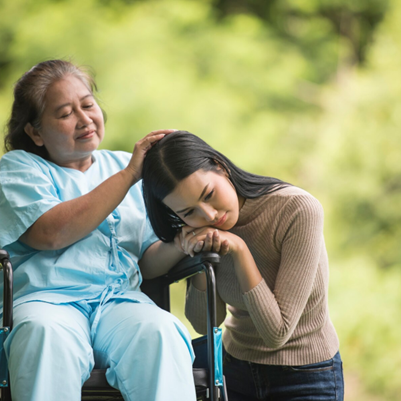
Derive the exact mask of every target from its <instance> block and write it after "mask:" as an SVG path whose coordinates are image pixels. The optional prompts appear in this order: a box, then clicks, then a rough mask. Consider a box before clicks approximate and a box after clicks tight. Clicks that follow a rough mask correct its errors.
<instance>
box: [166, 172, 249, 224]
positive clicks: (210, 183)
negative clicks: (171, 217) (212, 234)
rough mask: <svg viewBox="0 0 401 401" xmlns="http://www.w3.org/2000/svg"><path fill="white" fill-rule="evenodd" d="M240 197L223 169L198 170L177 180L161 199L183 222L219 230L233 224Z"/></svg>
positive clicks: (241, 201) (236, 217) (240, 202)
mask: <svg viewBox="0 0 401 401" xmlns="http://www.w3.org/2000/svg"><path fill="white" fill-rule="evenodd" d="M243 201H244V200H243V199H242V198H239V197H238V195H237V192H236V191H235V188H234V186H233V184H232V183H231V181H230V180H229V179H228V178H227V176H226V175H225V174H224V173H223V170H220V171H219V172H216V171H204V170H198V171H196V172H195V173H193V174H191V175H190V176H188V177H187V178H185V179H183V180H182V181H180V182H179V183H178V185H177V186H176V187H175V189H174V191H173V192H171V193H170V194H169V195H167V196H166V197H165V198H164V199H163V203H164V204H165V205H167V206H168V207H169V208H170V209H171V210H172V211H173V212H174V213H175V214H176V215H177V216H179V217H180V218H181V219H182V220H183V221H184V223H185V224H187V225H189V226H191V227H205V226H212V227H216V228H218V229H221V230H229V229H231V228H232V227H234V226H235V224H236V223H237V221H238V215H239V209H240V207H241V206H242V204H243Z"/></svg>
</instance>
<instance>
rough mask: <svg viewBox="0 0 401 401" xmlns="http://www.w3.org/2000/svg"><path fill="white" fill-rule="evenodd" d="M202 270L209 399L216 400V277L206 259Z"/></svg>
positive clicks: (217, 390) (217, 391) (217, 395)
mask: <svg viewBox="0 0 401 401" xmlns="http://www.w3.org/2000/svg"><path fill="white" fill-rule="evenodd" d="M203 266H204V271H205V273H206V283H207V287H206V291H207V310H208V319H207V347H208V365H209V369H210V382H209V386H210V400H211V401H217V400H218V397H219V389H218V387H217V386H216V377H215V372H214V358H215V355H214V341H213V337H214V333H213V330H214V328H215V327H217V317H216V278H215V274H214V269H213V265H212V264H211V263H210V262H208V261H206V262H205V263H204V264H203Z"/></svg>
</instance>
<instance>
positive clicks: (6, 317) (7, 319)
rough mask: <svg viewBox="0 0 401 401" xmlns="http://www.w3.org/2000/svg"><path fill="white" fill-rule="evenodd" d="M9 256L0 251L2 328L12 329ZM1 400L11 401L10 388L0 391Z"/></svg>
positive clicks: (11, 291)
mask: <svg viewBox="0 0 401 401" xmlns="http://www.w3.org/2000/svg"><path fill="white" fill-rule="evenodd" d="M9 258H10V256H9V254H8V252H6V251H5V250H4V249H0V264H1V266H2V268H3V275H4V290H3V291H4V292H3V327H9V328H10V330H11V329H12V328H13V268H12V265H11V262H10V260H9ZM1 400H2V401H11V392H10V387H3V388H2V389H1Z"/></svg>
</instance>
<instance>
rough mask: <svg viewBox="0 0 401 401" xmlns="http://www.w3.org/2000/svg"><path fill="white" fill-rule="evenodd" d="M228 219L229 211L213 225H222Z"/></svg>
mask: <svg viewBox="0 0 401 401" xmlns="http://www.w3.org/2000/svg"><path fill="white" fill-rule="evenodd" d="M226 219H227V213H224V214H223V216H222V217H221V218H220V219H219V220H217V221H216V223H214V224H213V225H214V226H221V225H222V224H224V223H225V221H226Z"/></svg>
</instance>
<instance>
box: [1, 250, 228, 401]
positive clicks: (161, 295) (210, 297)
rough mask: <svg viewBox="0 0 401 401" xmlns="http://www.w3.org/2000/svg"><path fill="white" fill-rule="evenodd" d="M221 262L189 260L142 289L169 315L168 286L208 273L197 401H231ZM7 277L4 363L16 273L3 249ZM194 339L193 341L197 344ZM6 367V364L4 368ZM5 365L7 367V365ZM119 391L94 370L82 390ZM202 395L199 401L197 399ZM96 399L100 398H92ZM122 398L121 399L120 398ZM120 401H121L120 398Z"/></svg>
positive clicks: (203, 256)
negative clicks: (221, 321) (218, 274)
mask: <svg viewBox="0 0 401 401" xmlns="http://www.w3.org/2000/svg"><path fill="white" fill-rule="evenodd" d="M219 262H220V256H219V255H218V254H216V253H212V252H202V253H199V254H197V255H195V256H194V257H193V258H191V257H186V258H184V259H183V260H182V261H181V262H180V263H178V264H177V265H176V266H174V267H173V268H172V269H171V270H170V271H169V272H168V273H167V274H166V275H164V276H161V277H158V278H155V279H152V280H144V281H143V283H142V285H141V289H142V291H143V292H144V293H145V294H147V295H148V296H149V297H150V298H151V299H152V300H153V301H154V302H155V303H156V304H157V305H158V306H159V307H161V308H163V309H165V310H167V311H170V290H169V286H170V285H171V284H173V283H176V282H178V281H180V280H183V279H185V278H188V277H191V276H193V275H194V274H198V273H201V272H205V274H206V279H207V312H208V313H207V369H204V368H201V369H199V368H194V369H193V373H194V378H195V382H197V381H198V382H199V381H200V382H202V383H207V384H208V385H207V386H206V385H204V386H202V387H199V388H198V387H197V399H198V400H202V399H210V401H218V400H221V401H228V397H227V390H226V386H225V379H224V376H223V372H222V345H221V329H219V328H218V327H217V321H216V279H215V274H214V266H215V265H217V264H218V263H219ZM1 267H2V269H3V274H4V293H3V327H2V328H0V341H1V353H2V354H1V359H2V360H3V361H5V354H4V349H3V346H2V344H3V342H4V341H5V339H6V338H7V336H8V334H9V333H10V331H11V330H12V325H13V269H12V265H11V262H10V260H9V255H8V253H7V252H6V251H5V250H2V249H0V268H1ZM196 340H198V339H195V340H194V341H195V342H196ZM3 365H4V364H3ZM5 365H6V364H5ZM8 384H9V383H8V369H7V366H5V368H3V371H2V367H1V366H0V389H1V400H2V401H11V393H10V388H9V387H8ZM119 394H120V393H119V391H118V390H116V389H114V388H112V387H111V386H109V385H108V383H107V381H106V377H105V370H101V369H93V371H92V372H91V376H90V378H89V379H88V380H87V381H86V382H85V383H84V385H83V387H82V400H83V401H84V400H90V399H92V400H95V399H96V400H99V397H107V398H108V399H109V400H110V399H113V397H117V396H118V395H119ZM198 394H200V398H199V396H198ZM93 397H97V398H93ZM119 397H121V395H120V396H119ZM120 399H121V398H120Z"/></svg>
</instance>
